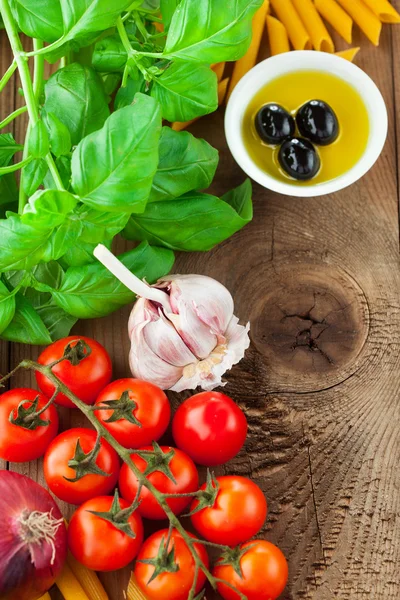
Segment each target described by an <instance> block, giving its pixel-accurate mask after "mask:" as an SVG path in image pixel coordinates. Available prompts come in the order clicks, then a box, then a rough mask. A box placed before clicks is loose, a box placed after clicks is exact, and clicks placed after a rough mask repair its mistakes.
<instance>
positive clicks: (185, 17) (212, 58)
mask: <svg viewBox="0 0 400 600" xmlns="http://www.w3.org/2000/svg"><path fill="white" fill-rule="evenodd" d="M262 2H263V0H225V2H218V1H216V0H200V1H199V0H182V2H181V3H180V4H179V10H177V11H175V13H174V15H173V17H172V21H171V26H170V29H169V32H168V37H167V42H166V45H165V54H167V55H168V56H169V57H175V58H180V59H184V60H192V61H197V62H204V63H208V64H211V63H213V62H221V61H227V60H237V59H238V58H240V57H241V56H243V54H245V52H246V50H247V49H248V47H249V45H250V42H251V26H252V18H253V15H254V13H255V12H256V10H257V9H258V8H260V6H261V4H262Z"/></svg>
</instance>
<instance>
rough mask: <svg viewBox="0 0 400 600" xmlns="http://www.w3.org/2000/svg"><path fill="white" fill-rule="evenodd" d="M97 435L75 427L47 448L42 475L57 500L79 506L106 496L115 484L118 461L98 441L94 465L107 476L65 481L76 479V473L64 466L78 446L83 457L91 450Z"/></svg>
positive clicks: (105, 445)
mask: <svg viewBox="0 0 400 600" xmlns="http://www.w3.org/2000/svg"><path fill="white" fill-rule="evenodd" d="M96 439H97V433H96V432H95V431H94V430H93V429H85V428H83V427H76V428H74V429H69V430H68V431H64V432H63V433H60V435H58V436H57V437H56V438H55V439H54V440H53V441H52V443H51V444H50V446H49V447H48V449H47V452H46V454H45V457H44V463H43V471H44V477H45V479H46V483H47V485H48V486H49V488H50V490H51V491H52V492H53V494H54V495H55V496H57V498H60V500H64V502H69V503H70V504H82V502H86V500H89V499H90V498H94V497H95V496H100V495H104V494H108V493H110V492H111V491H113V490H114V488H115V486H116V483H117V481H118V474H119V467H120V464H119V458H118V454H117V453H116V452H115V450H114V449H113V448H112V447H111V446H110V444H109V443H108V442H107V441H106V440H101V447H100V452H99V454H98V456H97V458H96V465H97V466H98V467H99V468H100V469H101V470H102V471H105V472H106V473H108V475H98V474H92V473H90V474H89V475H84V476H83V477H82V478H81V479H79V480H78V481H68V479H74V478H75V477H76V475H77V471H76V469H73V468H71V467H69V466H68V462H69V461H70V460H72V459H73V458H74V456H75V451H76V445H77V442H78V440H79V444H80V446H81V448H82V450H83V452H84V453H85V454H88V453H89V452H90V451H91V450H93V448H94V447H95V444H96Z"/></svg>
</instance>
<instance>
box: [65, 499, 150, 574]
mask: <svg viewBox="0 0 400 600" xmlns="http://www.w3.org/2000/svg"><path fill="white" fill-rule="evenodd" d="M113 501H114V498H112V496H99V497H97V498H92V499H91V500H88V501H87V502H85V504H82V506H80V507H79V508H78V510H77V511H76V512H75V513H74V514H73V516H72V519H71V522H70V524H69V527H68V545H69V549H70V550H71V552H72V554H73V555H74V557H75V558H76V559H77V560H79V562H80V563H81V564H82V565H84V566H85V567H87V568H88V569H91V570H92V571H116V570H117V569H122V568H123V567H126V565H128V564H129V563H130V562H131V561H132V560H133V559H134V558H135V556H136V555H137V553H138V551H139V548H140V547H141V545H142V542H143V523H142V519H141V518H140V516H139V515H138V514H137V511H135V512H134V513H133V514H132V515H131V516H130V517H129V521H128V523H129V525H130V528H131V530H132V532H133V534H134V535H135V537H134V538H133V537H130V536H129V535H128V534H127V533H124V532H123V531H121V530H120V529H117V527H115V526H114V525H113V523H111V522H110V521H108V520H105V519H102V518H101V517H98V516H97V515H94V514H93V512H92V511H94V512H102V513H107V512H109V511H110V510H111V507H112V504H113ZM119 506H120V509H121V510H124V509H126V508H129V504H128V503H127V502H125V500H123V499H122V498H120V499H119Z"/></svg>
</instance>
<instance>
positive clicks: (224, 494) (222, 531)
mask: <svg viewBox="0 0 400 600" xmlns="http://www.w3.org/2000/svg"><path fill="white" fill-rule="evenodd" d="M216 480H217V482H218V485H219V490H218V493H217V496H216V499H215V502H214V505H213V506H209V507H206V508H203V509H201V510H199V511H198V512H196V513H194V514H193V515H192V516H191V520H192V523H193V525H194V527H195V529H196V530H197V531H198V532H199V533H200V534H201V535H202V536H203V537H204V538H205V539H206V540H209V541H210V542H214V543H217V544H224V545H226V546H236V545H237V544H240V542H243V541H246V540H248V539H249V538H251V537H253V536H254V535H256V533H258V532H259V531H260V529H261V527H262V526H263V525H264V522H265V519H266V517H267V501H266V500H265V497H264V494H263V493H262V491H261V490H260V488H259V487H258V485H256V484H255V483H254V482H253V481H251V480H250V479H247V477H239V476H237V475H228V476H225V477H217V479H216ZM205 487H206V486H205V485H203V486H202V487H201V488H200V489H201V490H203V489H205ZM198 504H199V502H198V500H197V499H196V500H193V502H192V505H191V507H190V511H193V510H194V509H195V508H196V507H197V506H198Z"/></svg>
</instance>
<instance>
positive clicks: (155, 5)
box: [142, 0, 160, 12]
mask: <svg viewBox="0 0 400 600" xmlns="http://www.w3.org/2000/svg"><path fill="white" fill-rule="evenodd" d="M142 8H143V9H144V10H148V11H151V12H154V11H156V10H158V9H159V8H160V0H144V1H143V2H142Z"/></svg>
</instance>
